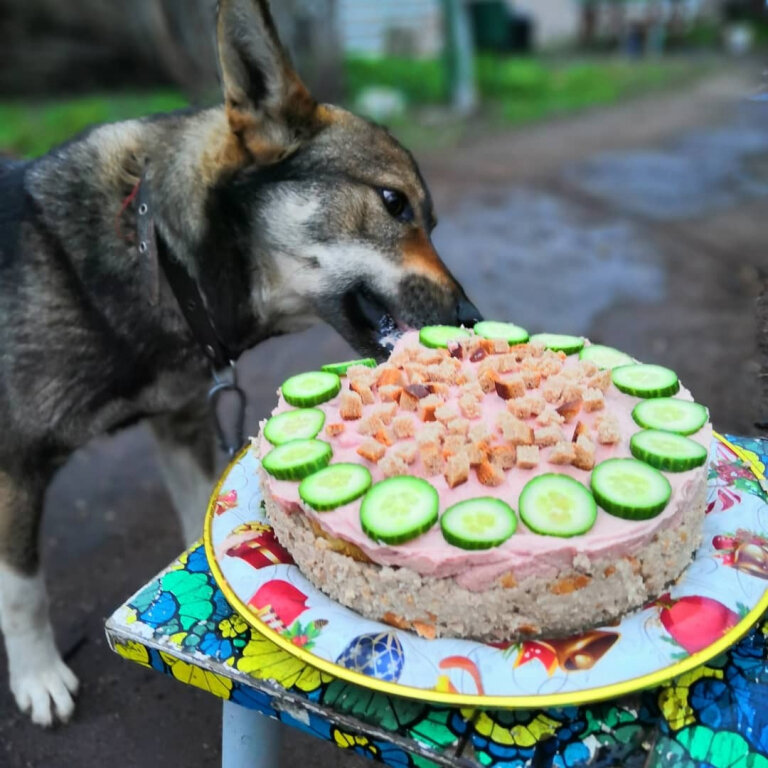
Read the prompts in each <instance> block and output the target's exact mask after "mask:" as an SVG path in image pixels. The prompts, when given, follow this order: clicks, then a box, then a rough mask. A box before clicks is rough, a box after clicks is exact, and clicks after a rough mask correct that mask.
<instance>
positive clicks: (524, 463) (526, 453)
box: [515, 445, 539, 469]
mask: <svg viewBox="0 0 768 768" xmlns="http://www.w3.org/2000/svg"><path fill="white" fill-rule="evenodd" d="M538 465H539V446H538V445H518V446H517V461H516V463H515V466H516V467H519V468H520V469H533V468H534V467H537V466H538Z"/></svg>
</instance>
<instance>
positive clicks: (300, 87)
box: [217, 0, 320, 164]
mask: <svg viewBox="0 0 768 768" xmlns="http://www.w3.org/2000/svg"><path fill="white" fill-rule="evenodd" d="M217 37H218V48H219V67H220V70H221V81H222V87H223V90H224V99H225V103H226V110H227V118H228V120H229V126H230V129H231V131H232V133H233V134H234V135H235V136H236V137H237V139H238V140H239V142H240V143H241V145H242V147H243V148H244V149H245V150H246V151H247V152H248V154H249V155H250V156H251V158H253V160H254V161H256V162H257V163H259V164H266V163H270V162H276V161H277V160H280V159H281V158H282V157H285V156H286V155H287V154H289V153H290V152H291V151H292V149H294V148H295V147H296V146H297V145H298V144H299V143H300V142H301V140H302V139H304V138H306V137H307V136H309V135H312V134H313V133H315V132H316V131H317V130H318V129H319V127H320V126H319V120H318V107H317V102H316V101H315V100H314V99H313V98H312V96H311V95H310V93H309V91H308V90H307V88H306V86H305V85H304V83H302V82H301V79H300V78H299V76H298V75H297V74H296V72H295V70H294V69H293V66H292V65H291V61H290V58H289V56H288V53H287V52H286V50H285V49H284V48H283V46H282V44H281V42H280V39H279V37H278V35H277V29H276V28H275V23H274V21H273V19H272V15H271V13H270V12H269V4H268V2H267V0H219V9H218V18H217Z"/></svg>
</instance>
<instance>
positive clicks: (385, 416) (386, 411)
mask: <svg viewBox="0 0 768 768" xmlns="http://www.w3.org/2000/svg"><path fill="white" fill-rule="evenodd" d="M396 413H397V403H386V404H385V405H380V406H378V407H377V408H374V409H373V415H374V416H378V417H379V418H380V419H381V420H382V422H384V424H386V425H387V426H389V425H390V424H391V423H392V419H393V418H394V416H395V414H396Z"/></svg>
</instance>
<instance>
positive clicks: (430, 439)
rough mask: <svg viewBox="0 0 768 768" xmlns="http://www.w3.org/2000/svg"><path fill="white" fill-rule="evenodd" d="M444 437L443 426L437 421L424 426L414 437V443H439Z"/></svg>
mask: <svg viewBox="0 0 768 768" xmlns="http://www.w3.org/2000/svg"><path fill="white" fill-rule="evenodd" d="M444 435H445V426H444V425H443V424H441V423H440V422H439V421H434V422H430V423H429V424H425V425H424V426H423V427H422V428H421V429H420V430H419V431H418V434H417V435H416V442H417V443H418V444H419V445H422V444H426V443H438V444H439V443H440V441H441V440H442V439H443V436H444Z"/></svg>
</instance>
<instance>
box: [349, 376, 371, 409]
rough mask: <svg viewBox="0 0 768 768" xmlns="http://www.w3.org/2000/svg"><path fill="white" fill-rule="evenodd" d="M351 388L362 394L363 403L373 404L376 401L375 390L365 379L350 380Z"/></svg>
mask: <svg viewBox="0 0 768 768" xmlns="http://www.w3.org/2000/svg"><path fill="white" fill-rule="evenodd" d="M349 388H350V390H351V391H352V392H356V393H357V394H358V395H360V399H361V400H362V401H363V405H371V404H373V403H374V402H376V399H375V398H374V396H373V390H372V389H371V388H370V386H368V384H366V383H365V382H364V381H350V382H349Z"/></svg>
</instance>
